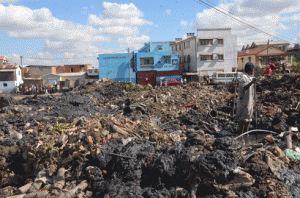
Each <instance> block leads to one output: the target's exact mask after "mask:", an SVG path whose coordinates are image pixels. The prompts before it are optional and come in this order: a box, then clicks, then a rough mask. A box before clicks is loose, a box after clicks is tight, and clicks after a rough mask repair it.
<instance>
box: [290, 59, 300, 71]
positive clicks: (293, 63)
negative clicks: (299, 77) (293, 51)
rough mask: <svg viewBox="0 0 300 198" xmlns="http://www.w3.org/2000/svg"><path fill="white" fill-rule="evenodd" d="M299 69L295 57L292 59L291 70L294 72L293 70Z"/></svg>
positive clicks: (299, 65) (299, 63) (299, 66)
mask: <svg viewBox="0 0 300 198" xmlns="http://www.w3.org/2000/svg"><path fill="white" fill-rule="evenodd" d="M299 68H300V61H298V60H297V59H296V58H295V57H294V58H293V61H292V66H291V69H292V70H295V69H299Z"/></svg>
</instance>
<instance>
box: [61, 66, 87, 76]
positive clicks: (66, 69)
mask: <svg viewBox="0 0 300 198" xmlns="http://www.w3.org/2000/svg"><path fill="white" fill-rule="evenodd" d="M87 68H88V65H65V66H58V67H56V73H57V74H59V73H71V72H86V71H87Z"/></svg>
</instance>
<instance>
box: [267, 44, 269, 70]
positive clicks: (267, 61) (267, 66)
mask: <svg viewBox="0 0 300 198" xmlns="http://www.w3.org/2000/svg"><path fill="white" fill-rule="evenodd" d="M268 65H269V39H268V44H267V67H268Z"/></svg>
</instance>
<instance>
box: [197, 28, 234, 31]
mask: <svg viewBox="0 0 300 198" xmlns="http://www.w3.org/2000/svg"><path fill="white" fill-rule="evenodd" d="M223 30H231V28H210V29H197V31H223Z"/></svg>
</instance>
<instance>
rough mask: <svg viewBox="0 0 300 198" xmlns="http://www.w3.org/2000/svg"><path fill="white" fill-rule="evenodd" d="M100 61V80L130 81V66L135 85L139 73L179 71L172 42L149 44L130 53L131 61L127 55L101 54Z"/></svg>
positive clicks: (176, 55)
mask: <svg viewBox="0 0 300 198" xmlns="http://www.w3.org/2000/svg"><path fill="white" fill-rule="evenodd" d="M98 59H99V78H100V79H101V78H110V79H114V80H116V81H119V80H122V81H129V80H130V78H129V64H130V67H131V68H130V73H131V81H132V82H134V83H136V82H138V79H137V78H138V75H137V73H139V72H154V71H157V72H160V71H174V70H179V62H178V54H177V52H172V48H171V43H170V42H149V43H147V44H145V46H144V47H142V48H141V49H140V50H139V51H138V52H137V53H130V60H129V58H128V54H127V53H121V54H100V55H99V58H98ZM129 62H130V63H129Z"/></svg>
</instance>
